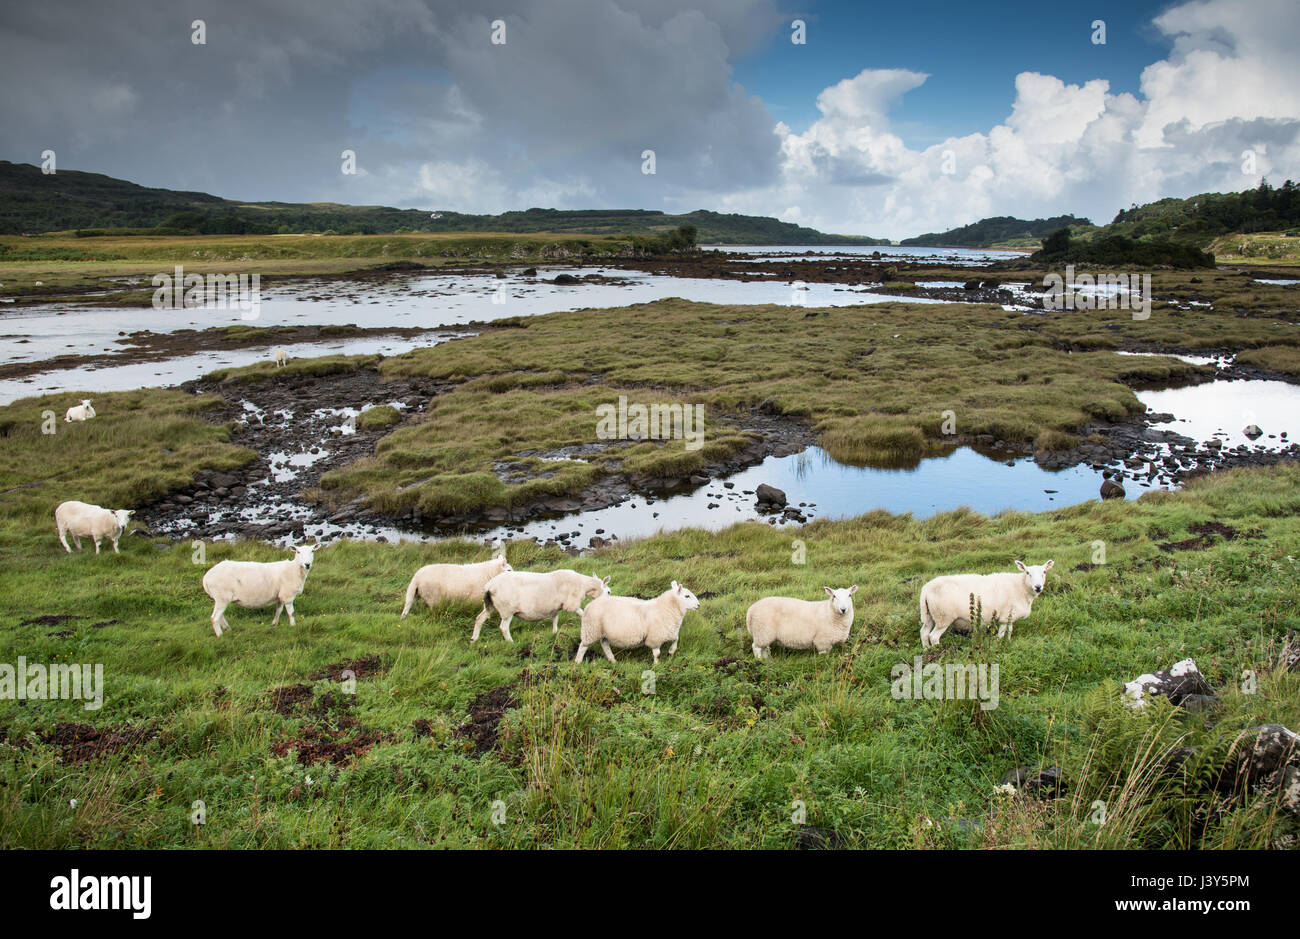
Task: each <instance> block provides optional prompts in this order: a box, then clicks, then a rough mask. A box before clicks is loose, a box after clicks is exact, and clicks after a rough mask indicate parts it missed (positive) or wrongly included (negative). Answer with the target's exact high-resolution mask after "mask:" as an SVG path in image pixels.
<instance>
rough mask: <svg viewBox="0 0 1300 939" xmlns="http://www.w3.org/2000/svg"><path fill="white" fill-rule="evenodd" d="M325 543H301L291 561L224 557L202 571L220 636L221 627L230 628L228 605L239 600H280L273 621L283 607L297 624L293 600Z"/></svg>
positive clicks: (242, 603)
mask: <svg viewBox="0 0 1300 939" xmlns="http://www.w3.org/2000/svg"><path fill="white" fill-rule="evenodd" d="M324 547H325V546H324V545H320V544H316V545H299V546H298V547H296V548H294V549H293V559H292V560H289V561H222V562H220V563H219V564H214V565H213V566H212V567H211V568H209V569H208V572H207V573H206V574H204V575H203V592H204V593H206V594H207V595H208V596H209V597H211V598H212V602H213V607H212V629H213V631H214V632H215V633H216V634H217V635H218V636H220V635H221V630H222V628H223V627H224V628H225V629H229V628H230V624H229V623H227V622H226V616H225V613H226V607H228V606H230V604H232V603H236V604H238V605H239V606H243V607H250V608H251V607H262V606H270V605H271V604H272V603H278V604H279V606H277V607H276V608H275V617H274V618H273V619H272V620H271V625H272V626H275V625H276V624H278V623H279V622H280V611H281V610H288V611H289V625H290V626H297V625H298V624H297V623H296V622H294V618H293V601H294V599H295V598H296V597H297V596H298V595H299V594H301V593H302V589H303V587H304V586H306V584H307V572H308V571H310V570H311V565H312V562H313V561H314V560H315V557H314V553H315V552H316V551H319V550H322V549H323V548H324Z"/></svg>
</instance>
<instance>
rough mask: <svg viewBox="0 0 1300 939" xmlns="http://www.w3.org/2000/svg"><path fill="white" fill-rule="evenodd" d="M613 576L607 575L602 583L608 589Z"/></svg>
mask: <svg viewBox="0 0 1300 939" xmlns="http://www.w3.org/2000/svg"><path fill="white" fill-rule="evenodd" d="M612 576H613V575H612V574H609V575H606V576H605V578H604V579H602V580H601V583H602V584H604V585H605V586H606V587H608V586H609V578H610V577H612Z"/></svg>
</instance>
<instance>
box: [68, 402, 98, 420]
mask: <svg viewBox="0 0 1300 939" xmlns="http://www.w3.org/2000/svg"><path fill="white" fill-rule="evenodd" d="M94 416H95V409H94V408H92V407H91V406H90V399H89V398H82V399H81V403H80V404H77V405H73V406H72V407H70V408H68V409H67V410H66V411H64V412H63V422H64V423H65V424H70V423H72V422H73V421H88V420H90V419H91V418H92V417H94Z"/></svg>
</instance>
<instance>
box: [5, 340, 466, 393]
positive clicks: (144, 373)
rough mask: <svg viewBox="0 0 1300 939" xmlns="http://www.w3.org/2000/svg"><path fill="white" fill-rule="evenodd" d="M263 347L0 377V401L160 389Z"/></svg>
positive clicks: (401, 345)
mask: <svg viewBox="0 0 1300 939" xmlns="http://www.w3.org/2000/svg"><path fill="white" fill-rule="evenodd" d="M451 338H454V336H449V335H447V334H445V333H430V334H428V335H426V336H415V337H406V338H403V337H401V336H370V337H365V338H361V339H334V340H328V341H326V342H316V343H294V344H286V345H285V346H284V347H283V348H284V349H285V351H286V352H288V353H289V356H290V358H305V357H315V356H322V355H373V354H376V353H378V354H382V355H397V354H398V353H401V352H409V351H410V350H411V349H419V348H424V347H426V346H436V345H437V344H438V343H440V342H446V341H447V340H448V339H451ZM269 357H270V356H269V353H268V351H267V349H266V348H265V347H261V346H257V347H249V348H245V349H223V350H220V351H216V352H196V353H194V354H192V355H186V356H179V357H176V358H170V359H160V360H157V361H153V362H136V363H133V364H130V365H83V366H80V367H78V368H70V369H61V370H58V371H51V372H40V373H37V374H35V375H28V376H26V377H24V378H11V379H6V380H3V381H0V404H11V403H12V402H14V401H17V400H18V399H20V398H28V397H32V396H35V395H44V394H54V393H57V392H62V391H68V390H83V389H84V390H86V391H87V392H88V393H95V392H105V391H129V390H131V389H134V388H163V387H167V386H170V385H179V384H181V383H182V382H186V381H191V380H193V379H195V378H199V377H201V376H203V375H206V374H208V373H209V372H212V371H215V370H216V369H219V368H232V367H240V366H244V365H252V364H254V363H256V362H265V361H267V360H268V359H269Z"/></svg>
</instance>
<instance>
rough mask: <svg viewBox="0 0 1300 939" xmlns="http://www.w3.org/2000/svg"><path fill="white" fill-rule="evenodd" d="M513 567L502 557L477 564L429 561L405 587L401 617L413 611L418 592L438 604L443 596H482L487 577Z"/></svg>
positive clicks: (473, 599)
mask: <svg viewBox="0 0 1300 939" xmlns="http://www.w3.org/2000/svg"><path fill="white" fill-rule="evenodd" d="M510 569H511V568H510V565H509V564H507V563H506V559H505V558H502V557H496V558H492V559H491V560H490V561H481V562H479V563H478V564H426V565H425V566H424V567H422V568H420V569H419V570H418V571H416V572H415V576H414V577H412V578H411V584H410V586H408V587H407V588H406V606H405V607H403V608H402V618H403V619H405V618H406V614H407V613H409V612H411V606H412V605H413V604H414V603H415V598H416V597H417V596H418V597H419V598H420V599H421V600H423V601H424V602H425V603H426V604H427V605H429V606H437V605H438V604H439V603H441V602H442V601H444V600H454V601H459V602H462V603H475V602H477V601H479V600H482V599H483V591H484V589H485V588H486V587H487V584H488V581H490V580H491V579H492V578H493V577H495V576H497V575H498V574H503V573H505V572H507V571H509V570H510Z"/></svg>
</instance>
